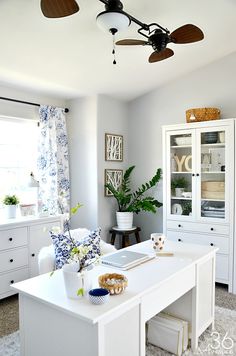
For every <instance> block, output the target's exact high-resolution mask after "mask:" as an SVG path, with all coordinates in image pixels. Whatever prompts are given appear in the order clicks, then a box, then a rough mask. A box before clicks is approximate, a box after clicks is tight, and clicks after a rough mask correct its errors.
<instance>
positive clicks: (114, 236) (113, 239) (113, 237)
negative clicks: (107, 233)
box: [111, 231, 116, 245]
mask: <svg viewBox="0 0 236 356" xmlns="http://www.w3.org/2000/svg"><path fill="white" fill-rule="evenodd" d="M115 239H116V232H115V231H113V232H112V234H111V244H112V245H115Z"/></svg>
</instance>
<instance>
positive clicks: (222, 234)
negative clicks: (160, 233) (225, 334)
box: [163, 119, 234, 291]
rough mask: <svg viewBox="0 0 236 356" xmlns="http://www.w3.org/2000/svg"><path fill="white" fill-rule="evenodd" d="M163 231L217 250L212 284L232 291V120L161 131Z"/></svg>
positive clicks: (177, 238) (170, 127)
mask: <svg viewBox="0 0 236 356" xmlns="http://www.w3.org/2000/svg"><path fill="white" fill-rule="evenodd" d="M163 152H164V157H163V182H165V184H164V198H163V201H164V232H165V234H166V235H167V238H169V239H171V240H175V241H179V242H180V243H181V242H186V243H197V244H204V245H212V246H217V247H218V248H219V250H218V253H217V258H216V281H218V282H221V283H225V284H228V286H229V291H232V288H233V236H234V119H227V120H219V121H218V120H215V121H205V122H199V123H192V124H181V125H171V126H164V127H163Z"/></svg>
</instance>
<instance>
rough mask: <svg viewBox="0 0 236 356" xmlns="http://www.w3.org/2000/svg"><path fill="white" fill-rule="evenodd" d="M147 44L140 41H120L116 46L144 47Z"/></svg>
mask: <svg viewBox="0 0 236 356" xmlns="http://www.w3.org/2000/svg"><path fill="white" fill-rule="evenodd" d="M147 43H148V42H147V41H141V40H130V39H129V40H128V39H127V40H120V41H117V42H116V45H118V46H144V45H146V44H147Z"/></svg>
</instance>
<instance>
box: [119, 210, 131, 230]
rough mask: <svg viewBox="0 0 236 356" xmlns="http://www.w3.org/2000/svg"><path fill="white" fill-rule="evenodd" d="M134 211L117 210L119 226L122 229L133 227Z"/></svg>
mask: <svg viewBox="0 0 236 356" xmlns="http://www.w3.org/2000/svg"><path fill="white" fill-rule="evenodd" d="M133 215H134V214H133V213H130V212H123V211H122V212H121V211H117V212H116V220H117V226H118V228H119V229H121V230H126V229H132V227H133Z"/></svg>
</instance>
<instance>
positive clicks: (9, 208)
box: [3, 195, 19, 219]
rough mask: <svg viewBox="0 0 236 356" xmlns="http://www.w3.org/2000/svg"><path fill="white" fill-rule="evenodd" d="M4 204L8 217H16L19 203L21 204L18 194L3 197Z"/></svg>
mask: <svg viewBox="0 0 236 356" xmlns="http://www.w3.org/2000/svg"><path fill="white" fill-rule="evenodd" d="M3 204H4V205H5V208H6V214H7V218H8V219H15V218H16V208H17V204H19V199H18V198H17V196H16V195H6V196H5V198H4V199H3Z"/></svg>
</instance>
